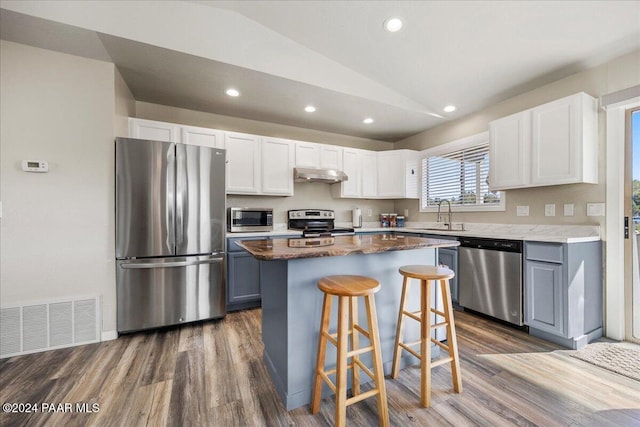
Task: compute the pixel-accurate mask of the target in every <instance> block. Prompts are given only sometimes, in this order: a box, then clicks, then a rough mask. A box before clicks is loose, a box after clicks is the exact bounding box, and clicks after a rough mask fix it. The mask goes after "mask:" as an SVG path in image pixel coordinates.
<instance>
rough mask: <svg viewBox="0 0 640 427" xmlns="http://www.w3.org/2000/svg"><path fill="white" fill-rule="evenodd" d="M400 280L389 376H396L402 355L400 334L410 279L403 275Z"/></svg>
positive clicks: (402, 328)
mask: <svg viewBox="0 0 640 427" xmlns="http://www.w3.org/2000/svg"><path fill="white" fill-rule="evenodd" d="M403 277H404V279H403V280H402V296H401V297H400V310H399V312H398V325H397V326H396V344H395V347H394V350H393V366H392V367H391V378H397V377H398V373H399V372H400V356H402V348H401V347H400V343H401V342H402V334H403V331H404V310H405V307H406V304H407V295H409V286H410V285H411V280H410V279H408V278H407V276H403Z"/></svg>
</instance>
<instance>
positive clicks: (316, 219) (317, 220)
mask: <svg viewBox="0 0 640 427" xmlns="http://www.w3.org/2000/svg"><path fill="white" fill-rule="evenodd" d="M288 218H289V220H288V222H287V225H288V227H289V229H290V230H301V231H302V236H303V237H318V236H343V235H347V236H348V235H353V234H355V232H354V230H353V228H336V227H335V219H336V213H335V212H334V211H332V210H329V209H296V210H290V211H289V215H288Z"/></svg>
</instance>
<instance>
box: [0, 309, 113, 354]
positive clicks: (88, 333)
mask: <svg viewBox="0 0 640 427" xmlns="http://www.w3.org/2000/svg"><path fill="white" fill-rule="evenodd" d="M99 302H100V299H99V298H98V297H92V298H82V299H77V300H67V301H55V302H46V303H37V304H25V305H22V306H16V307H3V308H0V358H4V357H9V356H16V355H19V354H26V353H34V352H38V351H45V350H51V349H54V348H61V347H70V346H74V345H79V344H88V343H91V342H98V341H99V340H100V339H99V337H100V335H99V322H98V319H99V313H100V312H99V305H100V304H99Z"/></svg>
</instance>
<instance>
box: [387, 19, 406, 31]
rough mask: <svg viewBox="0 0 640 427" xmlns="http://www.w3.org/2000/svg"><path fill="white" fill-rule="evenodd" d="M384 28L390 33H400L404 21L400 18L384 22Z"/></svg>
mask: <svg viewBox="0 0 640 427" xmlns="http://www.w3.org/2000/svg"><path fill="white" fill-rule="evenodd" d="M384 28H385V30H387V31H389V32H390V33H395V32H396V31H400V30H401V29H402V20H401V19H400V18H389V19H387V20H386V21H384Z"/></svg>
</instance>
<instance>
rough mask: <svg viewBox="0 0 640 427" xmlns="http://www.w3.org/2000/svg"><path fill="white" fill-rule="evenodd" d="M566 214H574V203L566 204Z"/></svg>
mask: <svg viewBox="0 0 640 427" xmlns="http://www.w3.org/2000/svg"><path fill="white" fill-rule="evenodd" d="M564 216H573V203H565V204H564Z"/></svg>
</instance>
